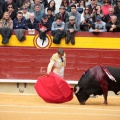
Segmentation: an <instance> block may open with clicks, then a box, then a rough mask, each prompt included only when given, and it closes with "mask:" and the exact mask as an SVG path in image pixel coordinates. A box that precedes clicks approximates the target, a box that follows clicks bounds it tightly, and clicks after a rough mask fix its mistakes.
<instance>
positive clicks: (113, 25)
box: [106, 15, 120, 32]
mask: <svg viewBox="0 0 120 120" xmlns="http://www.w3.org/2000/svg"><path fill="white" fill-rule="evenodd" d="M106 28H107V31H108V32H120V22H119V21H118V20H117V17H116V16H115V15H113V16H111V21H109V22H108V23H107V24H106Z"/></svg>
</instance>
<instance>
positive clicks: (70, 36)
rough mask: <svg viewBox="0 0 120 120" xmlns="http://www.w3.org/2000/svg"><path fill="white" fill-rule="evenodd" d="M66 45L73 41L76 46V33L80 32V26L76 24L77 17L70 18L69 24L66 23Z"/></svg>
mask: <svg viewBox="0 0 120 120" xmlns="http://www.w3.org/2000/svg"><path fill="white" fill-rule="evenodd" d="M65 29H66V44H68V43H69V42H70V40H71V43H72V45H74V44H75V37H74V33H75V32H76V31H78V30H79V25H78V24H77V23H75V17H74V16H70V17H69V22H67V23H66V26H65Z"/></svg>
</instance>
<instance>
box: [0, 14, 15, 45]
mask: <svg viewBox="0 0 120 120" xmlns="http://www.w3.org/2000/svg"><path fill="white" fill-rule="evenodd" d="M12 29H13V21H12V20H11V18H10V15H9V13H8V12H4V14H3V18H2V19H1V20H0V33H1V35H2V44H7V43H8V42H9V39H10V37H11V35H12Z"/></svg>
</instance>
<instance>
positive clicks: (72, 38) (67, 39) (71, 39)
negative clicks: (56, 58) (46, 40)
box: [66, 31, 75, 45]
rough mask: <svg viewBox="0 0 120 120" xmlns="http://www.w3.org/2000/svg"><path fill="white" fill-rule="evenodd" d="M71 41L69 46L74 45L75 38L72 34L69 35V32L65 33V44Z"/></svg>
mask: <svg viewBox="0 0 120 120" xmlns="http://www.w3.org/2000/svg"><path fill="white" fill-rule="evenodd" d="M70 41H71V44H72V45H74V44H75V36H74V33H70V32H69V31H67V32H66V44H68V43H69V42H70Z"/></svg>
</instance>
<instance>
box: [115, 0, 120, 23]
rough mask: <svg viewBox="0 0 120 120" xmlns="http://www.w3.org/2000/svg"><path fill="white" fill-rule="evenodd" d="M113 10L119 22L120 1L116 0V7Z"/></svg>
mask: <svg viewBox="0 0 120 120" xmlns="http://www.w3.org/2000/svg"><path fill="white" fill-rule="evenodd" d="M114 10H115V15H116V16H117V19H118V21H120V0H117V6H115V8H114Z"/></svg>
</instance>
